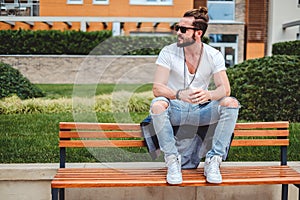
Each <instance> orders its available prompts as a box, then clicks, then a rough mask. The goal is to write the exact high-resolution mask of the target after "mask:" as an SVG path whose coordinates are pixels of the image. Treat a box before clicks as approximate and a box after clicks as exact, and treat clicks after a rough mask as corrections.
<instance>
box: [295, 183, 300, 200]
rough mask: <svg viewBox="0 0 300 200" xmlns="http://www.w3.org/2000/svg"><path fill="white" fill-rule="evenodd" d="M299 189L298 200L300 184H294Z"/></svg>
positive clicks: (299, 198) (299, 197) (299, 192)
mask: <svg viewBox="0 0 300 200" xmlns="http://www.w3.org/2000/svg"><path fill="white" fill-rule="evenodd" d="M294 185H295V186H296V187H297V188H298V200H300V184H294Z"/></svg>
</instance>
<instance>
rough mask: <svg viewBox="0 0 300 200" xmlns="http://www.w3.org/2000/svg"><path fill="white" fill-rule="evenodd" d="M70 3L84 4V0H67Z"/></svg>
mask: <svg viewBox="0 0 300 200" xmlns="http://www.w3.org/2000/svg"><path fill="white" fill-rule="evenodd" d="M67 1H68V2H67V3H68V4H83V0H67Z"/></svg>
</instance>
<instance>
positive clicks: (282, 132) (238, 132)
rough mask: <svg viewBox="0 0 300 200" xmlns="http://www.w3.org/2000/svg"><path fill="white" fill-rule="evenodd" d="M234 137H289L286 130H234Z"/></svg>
mask: <svg viewBox="0 0 300 200" xmlns="http://www.w3.org/2000/svg"><path fill="white" fill-rule="evenodd" d="M234 136H235V137H238V136H257V137H263V136H267V137H269V136H277V137H278V136H289V131H288V130H235V131H234Z"/></svg>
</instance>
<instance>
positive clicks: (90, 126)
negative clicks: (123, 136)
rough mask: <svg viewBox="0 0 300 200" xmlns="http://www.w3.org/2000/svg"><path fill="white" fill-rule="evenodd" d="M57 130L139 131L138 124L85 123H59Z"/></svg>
mask: <svg viewBox="0 0 300 200" xmlns="http://www.w3.org/2000/svg"><path fill="white" fill-rule="evenodd" d="M59 128H60V129H61V130H63V129H85V130H140V126H139V124H130V123H128V124H126V123H120V124H117V123H85V122H60V123H59Z"/></svg>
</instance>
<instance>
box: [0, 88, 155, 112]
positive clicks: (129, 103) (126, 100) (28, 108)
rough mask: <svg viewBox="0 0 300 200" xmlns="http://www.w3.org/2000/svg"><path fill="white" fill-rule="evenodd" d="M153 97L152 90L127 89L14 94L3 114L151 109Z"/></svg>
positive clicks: (0, 103)
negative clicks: (71, 94)
mask: <svg viewBox="0 0 300 200" xmlns="http://www.w3.org/2000/svg"><path fill="white" fill-rule="evenodd" d="M91 99H95V103H94V104H91ZM152 99H153V95H152V92H142V93H131V92H126V91H119V92H114V93H112V94H103V95H98V96H94V97H73V98H58V99H42V98H34V99H27V100H21V99H20V98H18V97H17V96H15V95H13V96H11V97H7V98H3V99H2V100H0V114H3V115H9V114H36V113H44V114H54V113H73V112H76V113H86V112H89V113H94V112H95V113H100V112H112V113H122V112H128V113H129V112H147V111H148V110H149V107H150V103H151V100H152Z"/></svg>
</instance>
